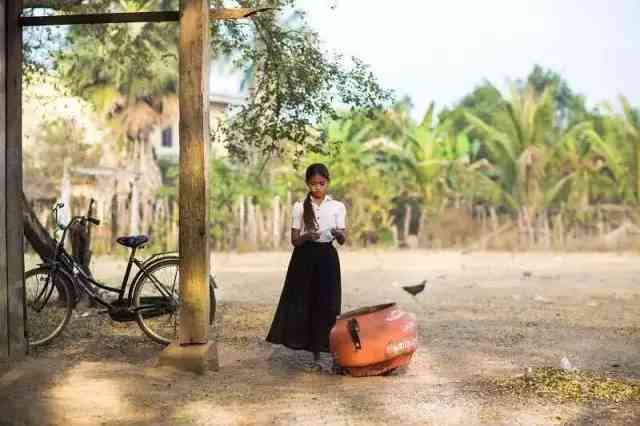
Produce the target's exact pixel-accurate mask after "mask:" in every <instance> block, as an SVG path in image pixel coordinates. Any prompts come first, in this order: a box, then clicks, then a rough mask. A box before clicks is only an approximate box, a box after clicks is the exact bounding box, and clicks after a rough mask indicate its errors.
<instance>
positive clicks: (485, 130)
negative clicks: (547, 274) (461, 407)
mask: <svg viewBox="0 0 640 426" xmlns="http://www.w3.org/2000/svg"><path fill="white" fill-rule="evenodd" d="M494 115H495V116H494V117H493V120H492V122H493V123H496V124H494V125H490V124H488V123H487V122H485V121H484V120H482V119H480V118H479V117H477V116H476V115H474V114H472V113H469V112H467V113H466V117H467V119H468V120H469V122H470V123H471V126H472V127H473V128H474V129H476V130H477V131H479V132H480V133H481V134H482V135H483V136H484V138H483V141H482V142H483V143H484V145H485V147H486V148H487V151H488V152H489V158H488V160H489V161H490V163H491V164H492V165H493V166H494V167H495V169H494V171H495V173H496V174H497V176H496V182H497V183H498V184H499V185H500V187H501V189H502V192H503V198H504V201H505V202H506V205H507V206H508V207H510V208H511V209H512V210H515V211H516V212H517V213H518V216H519V218H520V220H521V224H523V225H524V226H526V227H528V228H530V226H531V222H532V220H533V218H534V216H535V214H536V213H537V212H538V211H539V210H540V209H541V208H543V207H544V206H545V188H544V184H545V175H546V169H547V165H548V164H549V160H550V159H551V153H552V151H553V148H554V146H553V145H554V141H555V140H556V138H557V133H558V132H557V129H556V128H555V127H554V111H553V88H548V89H545V90H544V91H543V92H542V94H537V92H536V91H535V89H534V88H533V87H532V86H527V87H526V88H525V89H524V90H518V89H517V88H516V87H515V86H512V88H511V96H510V98H509V99H508V100H504V101H503V103H502V106H501V108H500V109H499V110H498V111H497V112H495V113H494Z"/></svg>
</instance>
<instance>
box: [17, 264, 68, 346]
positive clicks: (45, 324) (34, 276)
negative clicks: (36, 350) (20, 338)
mask: <svg viewBox="0 0 640 426" xmlns="http://www.w3.org/2000/svg"><path fill="white" fill-rule="evenodd" d="M72 285H73V283H72V282H71V281H70V280H69V278H68V277H67V276H65V275H64V274H62V273H61V272H57V271H55V270H54V269H52V268H49V267H46V266H43V267H40V268H35V269H32V270H30V271H27V273H25V274H24V286H25V298H26V300H25V302H26V305H27V307H26V312H25V313H26V321H25V327H26V329H27V339H28V342H29V345H30V346H32V347H34V346H41V345H44V344H46V343H49V342H50V341H51V340H52V339H53V338H54V337H56V336H57V335H58V334H60V332H61V331H62V330H63V329H64V327H65V326H66V325H67V323H68V322H69V319H70V318H71V311H72V309H73V304H72V301H71V288H72V287H71V286H72Z"/></svg>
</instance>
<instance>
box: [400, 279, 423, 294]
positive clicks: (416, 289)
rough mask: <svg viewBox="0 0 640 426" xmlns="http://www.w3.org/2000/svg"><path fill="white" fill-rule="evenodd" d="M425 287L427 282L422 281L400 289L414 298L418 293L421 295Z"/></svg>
mask: <svg viewBox="0 0 640 426" xmlns="http://www.w3.org/2000/svg"><path fill="white" fill-rule="evenodd" d="M426 285H427V280H423V281H422V282H421V283H420V284H417V285H406V286H402V289H403V290H404V291H406V292H407V293H409V294H410V295H412V296H415V295H416V294H418V293H421V292H422V291H423V290H424V287H425V286H426Z"/></svg>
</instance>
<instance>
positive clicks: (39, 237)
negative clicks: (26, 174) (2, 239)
mask: <svg viewBox="0 0 640 426" xmlns="http://www.w3.org/2000/svg"><path fill="white" fill-rule="evenodd" d="M20 202H21V204H22V220H23V222H24V235H25V237H26V238H27V241H29V244H30V245H31V247H33V249H34V250H35V252H36V253H38V256H40V259H42V260H43V261H45V260H47V259H51V258H53V256H54V255H55V252H56V242H55V241H54V239H53V238H51V235H49V232H48V231H47V230H46V228H45V227H44V226H42V224H41V223H40V221H39V220H38V217H37V216H36V214H35V213H34V211H33V209H32V208H31V206H30V205H29V202H28V201H27V197H26V196H25V194H24V192H23V193H22V197H21V200H20Z"/></svg>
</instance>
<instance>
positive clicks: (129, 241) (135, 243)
mask: <svg viewBox="0 0 640 426" xmlns="http://www.w3.org/2000/svg"><path fill="white" fill-rule="evenodd" d="M116 241H117V242H118V244H121V245H123V246H125V247H130V248H136V247H139V246H141V245H142V244H146V243H147V242H149V237H147V236H146V235H132V236H129V237H118V238H117V239H116Z"/></svg>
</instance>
